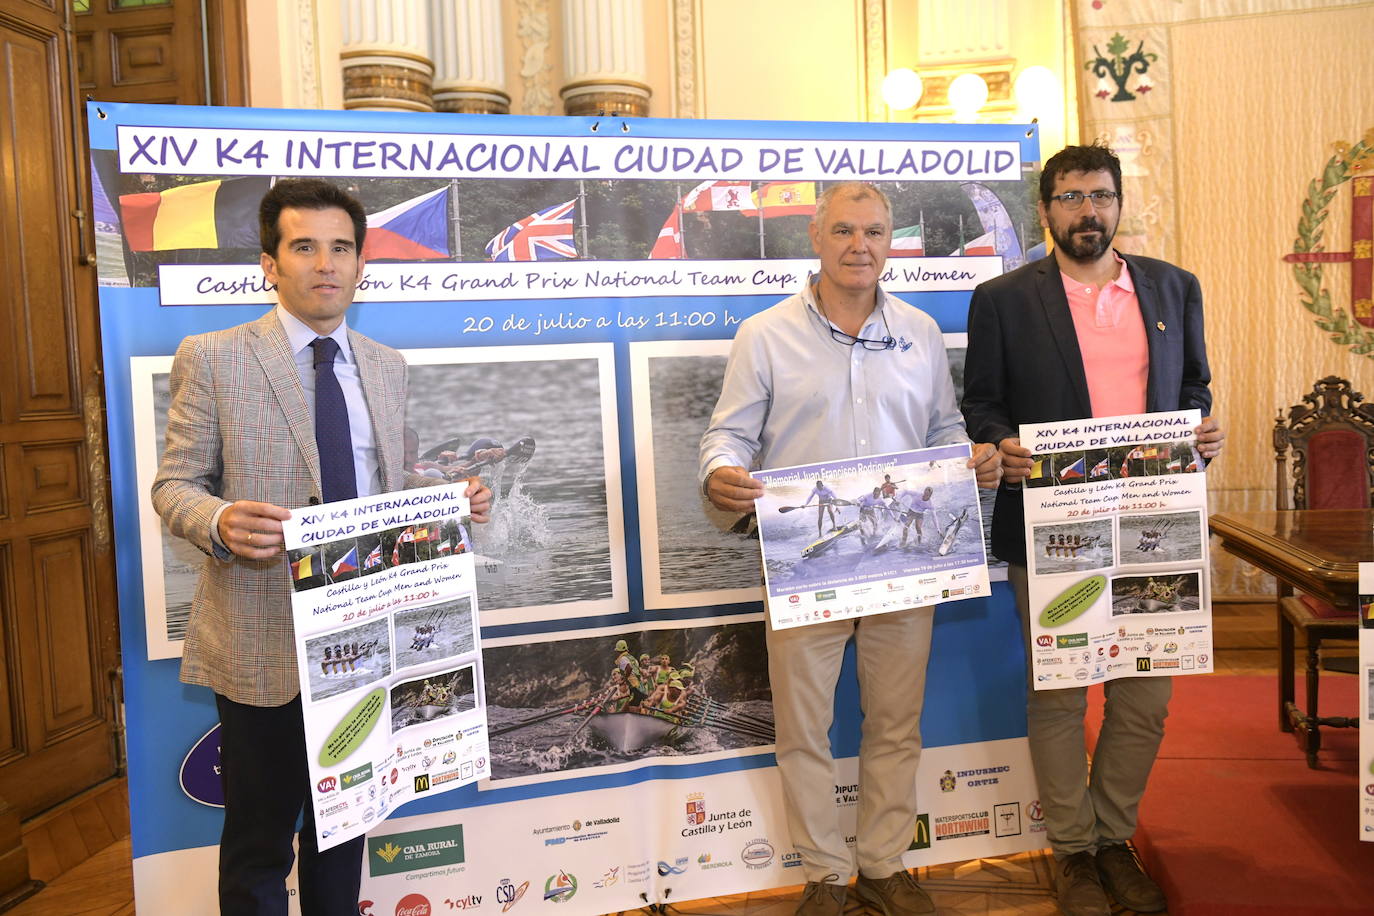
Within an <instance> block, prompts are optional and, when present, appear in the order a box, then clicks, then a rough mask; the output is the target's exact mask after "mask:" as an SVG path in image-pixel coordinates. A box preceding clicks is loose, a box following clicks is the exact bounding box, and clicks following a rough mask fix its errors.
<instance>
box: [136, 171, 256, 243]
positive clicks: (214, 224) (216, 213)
mask: <svg viewBox="0 0 1374 916" xmlns="http://www.w3.org/2000/svg"><path fill="white" fill-rule="evenodd" d="M271 186H272V180H271V179H270V178H266V177H262V178H259V177H253V178H224V179H217V180H215V181H198V182H196V183H195V184H184V185H181V186H180V187H176V188H168V189H167V190H165V191H149V192H146V193H143V194H121V195H120V197H119V207H120V212H121V213H122V215H123V217H124V240H125V242H126V243H127V244H128V246H129V250H130V251H171V250H174V249H180V248H257V247H258V203H259V202H260V201H261V200H262V195H264V194H266V193H267V189H268V188H270V187H271Z"/></svg>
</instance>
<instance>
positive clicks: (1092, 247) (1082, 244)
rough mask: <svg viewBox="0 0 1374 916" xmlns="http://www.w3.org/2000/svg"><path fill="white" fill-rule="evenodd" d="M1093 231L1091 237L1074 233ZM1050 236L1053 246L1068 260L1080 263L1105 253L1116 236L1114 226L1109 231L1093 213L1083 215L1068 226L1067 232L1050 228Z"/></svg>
mask: <svg viewBox="0 0 1374 916" xmlns="http://www.w3.org/2000/svg"><path fill="white" fill-rule="evenodd" d="M1089 230H1091V231H1095V232H1096V233H1097V235H1095V236H1093V237H1091V238H1084V237H1082V236H1077V235H1075V233H1078V232H1086V231H1089ZM1050 236H1051V237H1052V238H1053V239H1054V247H1055V248H1056V249H1058V250H1059V251H1062V252H1063V253H1064V255H1065V257H1067V258H1068V259H1069V260H1071V261H1078V262H1080V263H1084V264H1087V263H1090V262H1092V261H1096V260H1097V259H1098V258H1100V257H1102V255H1103V254H1105V253H1106V251H1107V249H1108V248H1110V247H1111V244H1112V239H1113V238H1114V237H1115V236H1116V227H1115V226H1113V227H1112V229H1111V231H1108V230H1107V227H1106V226H1105V225H1104V224H1103V223H1102V221H1101V220H1100V219H1098V218H1097V214H1096V213H1093V214H1090V215H1088V216H1085V217H1083V218H1082V219H1080V220H1079V221H1078V222H1076V223H1074V224H1073V225H1072V226H1070V227H1069V230H1068V231H1067V232H1060V231H1059V230H1057V229H1054V228H1051V229H1050Z"/></svg>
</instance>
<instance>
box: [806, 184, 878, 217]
mask: <svg viewBox="0 0 1374 916" xmlns="http://www.w3.org/2000/svg"><path fill="white" fill-rule="evenodd" d="M869 198H872V199H874V200H876V201H878V202H879V203H880V204H882V205H883V209H884V210H886V211H887V224H888V225H889V226H891V225H892V201H890V200H888V197H887V195H886V194H884V193H883V192H882V190H881V189H880V188H878V187H877V186H876V185H871V184H869V183H868V182H866V181H842V182H840V183H839V184H832V185H831V186H830V187H828V188H826V189H825V190H824V191H822V192H821V196H820V198H819V199H817V201H816V216H815V218H814V219H813V220H812V221H813V222H814V223H815V224H816V225H817V226H821V227H824V226H825V213H826V211H827V210H829V209H830V204H831V203H832V202H834V201H836V200H868V199H869Z"/></svg>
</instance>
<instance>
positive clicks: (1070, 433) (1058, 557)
mask: <svg viewBox="0 0 1374 916" xmlns="http://www.w3.org/2000/svg"><path fill="white" fill-rule="evenodd" d="M1200 422H1201V414H1200V413H1199V411H1196V410H1180V411H1174V412H1172V413H1153V414H1139V415H1133V416H1124V417H1094V418H1091V419H1087V420H1070V421H1067V422H1063V423H1038V424H1024V425H1022V427H1021V441H1022V442H1023V443H1025V445H1026V448H1028V449H1030V450H1031V451H1032V452H1033V453H1034V455H1035V459H1034V460H1035V464H1034V466H1033V467H1032V468H1031V473H1030V476H1029V477H1028V478H1027V479H1026V492H1025V505H1026V564H1027V571H1028V573H1029V583H1028V584H1029V587H1030V611H1031V615H1030V619H1031V627H1030V629H1031V639H1032V642H1033V645H1032V646H1031V647H1030V655H1031V659H1032V661H1033V662H1034V667H1035V689H1037V690H1053V689H1055V688H1056V687H1075V686H1081V685H1083V684H1085V683H1087V684H1096V683H1100V682H1102V681H1109V680H1112V679H1114V678H1118V677H1153V676H1168V675H1175V674H1203V673H1207V672H1210V671H1211V670H1212V602H1211V589H1210V587H1209V569H1210V567H1209V566H1208V562H1207V480H1206V477H1205V475H1204V470H1203V461H1202V457H1201V456H1200V455H1199V454H1198V452H1197V448H1196V445H1197V443H1196V438H1195V436H1194V433H1193V429H1194V428H1195V427H1196V426H1197V425H1198V424H1199V423H1200Z"/></svg>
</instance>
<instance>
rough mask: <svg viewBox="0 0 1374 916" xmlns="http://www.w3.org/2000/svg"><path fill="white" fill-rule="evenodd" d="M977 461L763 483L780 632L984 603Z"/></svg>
mask: <svg viewBox="0 0 1374 916" xmlns="http://www.w3.org/2000/svg"><path fill="white" fill-rule="evenodd" d="M969 454H970V449H969V446H968V444H967V443H962V444H959V445H944V446H937V447H935V448H926V449H917V450H915V451H909V452H893V453H891V454H887V455H874V456H872V457H867V458H847V459H843V460H840V461H832V462H827V463H821V464H808V465H799V466H796V467H790V468H778V469H776V470H767V471H755V472H754V476H755V477H756V478H758V479H759V480H760V481H762V482H763V485H764V494H763V496H761V497H760V498H759V499H758V500H756V501H755V507H756V509H757V512H758V525H759V540H760V543H761V545H762V549H763V568H764V578H765V580H766V587H767V590H768V599H769V600H768V613H769V615H770V619H771V620H772V623H773V626H774V627H775V628H784V627H796V626H805V625H806V624H810V623H820V622H822V621H826V620H839V619H844V618H848V617H860V616H863V615H866V614H878V613H882V612H883V611H893V610H898V609H901V608H908V607H920V606H923V605H928V604H936V603H939V602H942V601H957V600H960V599H964V598H976V597H980V596H986V595H987V594H988V593H989V585H988V567H987V555H986V553H985V551H984V546H983V522H982V516H981V513H980V505H979V501H978V484H977V480H976V478H975V476H974V473H973V470H972V469H971V468H969V467H968V459H969Z"/></svg>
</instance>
